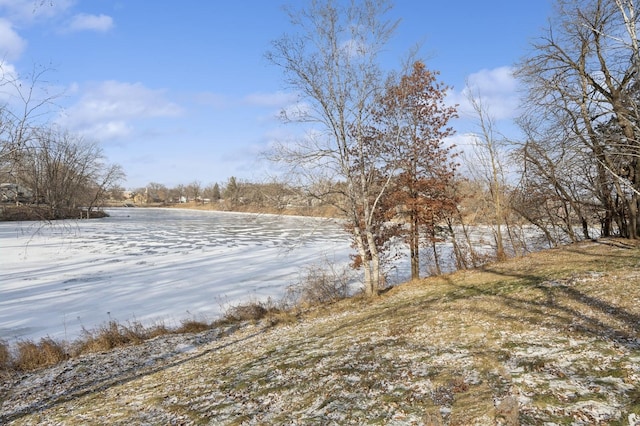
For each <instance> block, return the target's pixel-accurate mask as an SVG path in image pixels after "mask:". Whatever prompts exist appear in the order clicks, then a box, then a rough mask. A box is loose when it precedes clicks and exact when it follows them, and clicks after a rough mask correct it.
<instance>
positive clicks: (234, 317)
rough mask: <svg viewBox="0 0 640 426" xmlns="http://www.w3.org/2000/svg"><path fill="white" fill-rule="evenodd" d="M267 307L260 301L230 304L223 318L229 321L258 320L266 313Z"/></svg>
mask: <svg viewBox="0 0 640 426" xmlns="http://www.w3.org/2000/svg"><path fill="white" fill-rule="evenodd" d="M267 312H268V309H267V307H266V306H264V303H262V302H248V303H244V304H240V305H235V306H231V307H229V308H228V309H227V311H226V312H225V313H224V319H225V320H227V321H230V322H237V321H258V320H261V319H263V318H264V317H265V316H266V315H267Z"/></svg>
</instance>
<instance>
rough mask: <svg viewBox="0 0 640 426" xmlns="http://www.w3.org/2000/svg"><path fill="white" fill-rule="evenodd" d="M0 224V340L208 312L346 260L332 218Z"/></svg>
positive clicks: (276, 290) (221, 216)
mask: <svg viewBox="0 0 640 426" xmlns="http://www.w3.org/2000/svg"><path fill="white" fill-rule="evenodd" d="M108 212H109V214H110V217H108V218H105V219H96V220H84V221H64V222H54V223H51V224H42V223H31V222H18V223H16V222H14V223H0V259H1V264H0V265H1V266H0V339H4V340H8V341H12V340H15V339H38V338H40V337H45V336H49V337H53V338H57V339H64V340H73V339H75V338H76V337H78V335H79V333H80V332H81V330H82V327H85V328H87V329H92V328H94V327H96V326H98V325H101V324H104V323H105V322H107V321H110V320H117V321H119V322H122V323H127V322H129V321H139V322H142V323H143V324H145V325H152V324H154V323H158V322H162V323H164V324H165V325H167V326H176V325H179V324H180V321H182V320H185V319H197V320H212V319H215V318H216V317H218V316H219V315H220V314H221V313H223V311H224V309H225V308H226V307H227V306H228V305H229V304H237V303H242V302H246V301H251V300H263V299H266V298H268V297H272V298H274V299H278V298H280V297H281V296H282V295H283V293H284V290H285V289H286V287H287V286H288V285H290V284H292V283H293V282H295V281H296V280H297V279H298V275H299V273H300V271H301V269H302V268H303V267H305V266H309V265H312V264H318V263H322V262H325V261H328V262H332V263H336V264H345V263H347V262H348V261H349V253H350V252H351V249H350V244H349V237H348V235H346V234H345V233H344V232H343V230H342V227H341V225H340V224H339V223H337V222H336V221H332V220H325V219H315V218H302V217H283V216H276V215H253V214H238V213H225V212H211V211H193V210H179V209H133V208H132V209H124V208H123V209H112V210H109V211H108Z"/></svg>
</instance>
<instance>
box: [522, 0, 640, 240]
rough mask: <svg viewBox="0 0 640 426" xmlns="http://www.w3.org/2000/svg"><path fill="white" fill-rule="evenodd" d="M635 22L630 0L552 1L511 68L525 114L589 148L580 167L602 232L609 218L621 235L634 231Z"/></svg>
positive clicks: (638, 195) (639, 189) (638, 228)
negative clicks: (552, 13) (524, 97)
mask: <svg viewBox="0 0 640 426" xmlns="http://www.w3.org/2000/svg"><path fill="white" fill-rule="evenodd" d="M637 20H638V13H637V8H636V7H635V5H634V3H633V1H632V0H558V1H557V12H556V19H555V20H554V21H552V23H551V25H550V28H549V30H548V32H547V34H546V35H545V36H543V37H542V38H541V39H540V40H539V42H537V43H535V45H534V46H533V47H534V50H533V53H532V54H531V55H530V56H528V57H527V58H526V59H525V60H524V61H523V62H522V63H521V65H520V67H519V72H518V75H519V76H520V77H521V79H522V81H523V82H524V83H525V84H526V85H527V88H528V105H530V106H531V107H532V108H530V110H529V111H527V114H528V115H535V116H536V117H539V118H540V122H541V123H542V124H543V125H546V126H548V127H552V126H562V127H563V129H564V131H563V132H557V134H562V135H563V137H565V138H566V139H567V140H566V141H562V143H564V144H565V145H566V146H571V147H572V149H575V150H577V151H579V150H586V151H587V152H589V154H590V155H589V156H588V157H587V156H585V161H586V162H585V164H584V165H583V168H584V169H590V170H591V171H590V172H589V175H590V176H592V177H593V180H592V182H591V193H592V195H593V197H594V198H595V199H597V200H598V204H599V208H600V209H602V210H604V212H605V214H604V215H603V219H602V220H601V222H602V224H601V234H602V235H605V236H607V235H610V234H611V233H612V232H613V229H614V224H615V226H616V227H617V230H618V232H619V233H620V234H621V235H622V236H626V237H629V238H638V237H640V215H639V214H638V210H639V207H640V204H639V203H640V169H639V167H638V166H639V165H638V159H639V158H640V141H639V138H638V136H639V134H640V129H639V126H638V123H640V114H639V109H638V100H639V98H640V97H639V96H638V93H639V90H638V89H639V88H640V87H639V85H638V75H639V74H638V71H639V70H640V69H639V68H640V61H639V54H638V41H637V38H636V28H637V24H638V22H637ZM543 142H544V143H546V144H549V143H552V144H555V145H556V146H557V145H558V144H559V143H560V142H561V141H543ZM567 142H570V143H567ZM581 201H582V202H585V201H586V200H581Z"/></svg>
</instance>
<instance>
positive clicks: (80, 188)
mask: <svg viewBox="0 0 640 426" xmlns="http://www.w3.org/2000/svg"><path fill="white" fill-rule="evenodd" d="M104 160H105V157H104V154H103V152H102V149H101V148H100V147H99V146H98V144H97V143H95V142H88V141H85V140H84V139H82V138H81V137H78V136H75V135H72V134H70V133H68V132H62V131H58V130H55V129H52V128H44V129H37V131H35V132H34V136H33V138H32V140H31V141H30V142H29V145H28V146H27V147H26V148H25V149H24V155H22V156H21V159H20V162H19V170H20V173H19V174H18V179H19V181H20V182H22V183H24V184H25V186H27V187H28V188H30V189H31V190H32V191H33V192H34V197H35V199H36V200H42V202H43V203H44V204H46V205H47V206H48V208H49V212H50V217H51V218H53V219H58V218H64V217H66V216H67V215H68V213H69V211H70V210H74V209H77V208H79V207H85V208H88V209H89V210H91V209H92V208H93V207H95V206H96V204H97V203H98V201H100V200H101V199H102V198H103V196H104V195H105V194H106V192H107V191H108V190H109V189H110V188H111V187H113V186H116V185H117V184H118V183H119V182H120V181H121V180H122V178H123V177H124V173H123V172H122V169H121V168H120V166H117V165H107V164H105V162H104Z"/></svg>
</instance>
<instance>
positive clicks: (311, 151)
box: [267, 0, 397, 296]
mask: <svg viewBox="0 0 640 426" xmlns="http://www.w3.org/2000/svg"><path fill="white" fill-rule="evenodd" d="M346 3H347V4H346V5H345V2H338V1H333V0H311V1H310V2H309V3H308V4H307V6H306V7H304V8H301V9H291V10H289V17H290V20H291V24H292V26H293V28H292V30H291V31H290V32H289V33H288V34H286V35H284V36H283V37H282V38H280V39H278V40H276V41H274V42H273V44H272V49H271V51H270V52H268V53H267V59H268V60H269V61H270V62H271V63H273V64H274V65H276V66H278V67H280V68H281V69H282V70H283V71H284V74H285V79H286V83H287V84H288V85H289V87H290V88H292V89H293V90H295V91H297V92H298V93H299V94H300V95H301V98H302V100H303V101H304V103H301V104H299V106H298V108H297V109H295V110H290V111H286V112H284V113H283V118H284V119H285V120H286V121H290V122H298V123H307V124H311V125H313V131H311V132H309V133H308V134H307V136H306V137H305V138H301V139H300V140H298V141H296V142H295V143H290V144H287V143H282V144H280V145H279V146H278V147H277V149H276V150H275V152H274V153H273V155H272V158H273V159H275V160H277V161H280V162H282V163H283V164H286V165H288V166H289V167H290V170H291V171H292V172H294V173H295V174H296V175H297V176H298V177H299V178H300V181H301V182H300V183H301V184H304V185H305V186H306V188H307V189H308V191H309V195H310V196H312V197H315V198H318V199H320V200H326V201H327V202H332V200H335V199H341V200H343V201H344V203H340V204H339V205H337V206H336V207H337V208H339V209H340V210H341V211H342V212H343V213H344V215H345V217H346V218H347V220H348V222H349V228H350V229H351V231H352V233H353V240H354V245H355V247H356V249H357V252H358V258H359V260H360V262H361V264H362V267H363V270H364V287H365V293H366V294H367V295H369V296H373V295H375V294H377V292H378V290H379V288H380V286H381V284H382V283H383V281H384V277H383V271H382V270H381V257H380V252H379V249H378V245H377V242H376V229H378V228H377V226H378V224H377V223H376V221H378V220H379V219H380V217H381V216H380V215H379V214H378V213H379V211H380V200H381V198H382V195H383V194H384V192H385V191H386V189H387V187H388V180H385V177H384V176H383V175H381V173H380V170H379V169H378V167H377V166H378V164H377V161H378V153H377V152H376V150H375V147H374V146H372V145H371V144H369V143H368V142H369V141H368V140H367V137H366V134H365V133H366V132H365V129H366V127H367V125H368V124H369V122H370V119H371V116H370V112H371V104H372V102H374V101H375V100H376V99H377V98H378V97H379V94H380V93H381V90H382V86H383V84H382V83H383V78H382V72H381V70H380V67H379V56H380V53H381V52H382V49H383V48H384V46H385V45H386V44H387V42H388V41H389V38H390V36H391V35H392V33H393V32H394V30H395V28H396V25H397V23H396V22H392V21H390V20H388V19H386V18H385V15H386V13H387V12H388V10H389V9H390V7H391V6H390V4H389V3H388V2H387V1H386V0H365V1H351V2H346ZM336 180H338V181H341V182H342V183H343V186H342V187H341V188H342V191H341V192H342V194H341V196H340V197H335V196H334V195H335V194H331V193H323V192H315V191H313V189H312V188H321V187H323V186H324V185H317V183H319V182H327V181H330V182H331V181H334V182H335V181H336ZM314 184H316V185H314ZM324 187H326V186H324ZM331 187H332V188H336V186H334V185H331Z"/></svg>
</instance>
